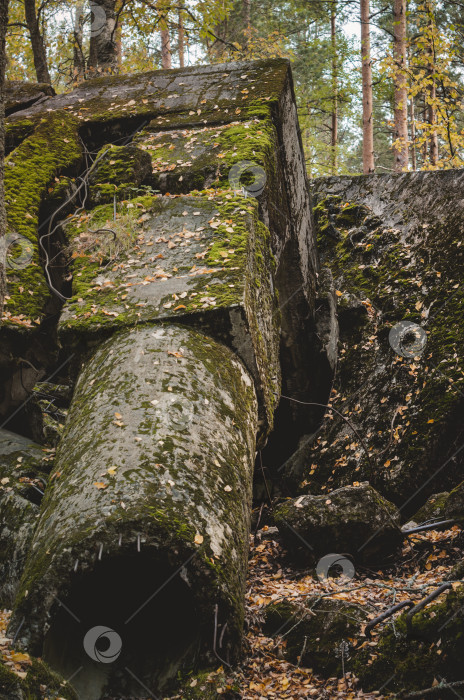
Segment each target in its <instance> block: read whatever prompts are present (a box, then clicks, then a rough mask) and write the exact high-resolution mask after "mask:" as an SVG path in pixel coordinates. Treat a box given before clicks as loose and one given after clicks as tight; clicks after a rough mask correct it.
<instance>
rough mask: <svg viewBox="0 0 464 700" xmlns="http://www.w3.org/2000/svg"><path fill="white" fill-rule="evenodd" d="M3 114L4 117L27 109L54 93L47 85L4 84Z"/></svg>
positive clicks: (8, 81) (18, 82)
mask: <svg viewBox="0 0 464 700" xmlns="http://www.w3.org/2000/svg"><path fill="white" fill-rule="evenodd" d="M4 91H5V114H6V116H8V115H10V114H13V112H18V111H19V110H22V109H27V108H28V107H31V106H32V105H33V104H36V103H37V102H38V101H39V100H40V101H45V100H46V98H47V97H53V96H54V95H55V94H56V93H55V91H54V89H53V88H52V86H51V85H48V83H28V82H23V81H21V80H7V81H6V82H5V88H4Z"/></svg>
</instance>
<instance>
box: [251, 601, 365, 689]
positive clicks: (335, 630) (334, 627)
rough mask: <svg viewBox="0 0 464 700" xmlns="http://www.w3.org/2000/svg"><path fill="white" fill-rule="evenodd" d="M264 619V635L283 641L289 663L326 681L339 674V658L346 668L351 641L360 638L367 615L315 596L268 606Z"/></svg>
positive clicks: (346, 605)
mask: <svg viewBox="0 0 464 700" xmlns="http://www.w3.org/2000/svg"><path fill="white" fill-rule="evenodd" d="M264 618H265V622H264V626H263V632H264V634H265V635H267V636H268V637H276V638H278V637H283V638H284V639H285V641H286V645H285V651H284V654H285V658H286V659H288V661H290V662H291V663H292V664H298V666H306V667H308V668H312V669H314V671H315V672H316V673H321V674H322V675H323V676H324V677H326V678H327V677H329V676H334V675H340V674H341V672H342V656H343V659H344V665H345V667H346V666H347V661H348V659H349V658H350V656H351V655H352V650H353V645H352V641H353V638H355V637H357V636H359V635H360V632H361V626H362V625H363V624H365V623H366V622H367V612H366V611H365V610H364V609H363V608H362V607H361V606H360V605H356V604H353V603H348V602H346V601H344V600H335V599H331V598H328V597H327V598H316V597H314V598H309V599H304V602H301V603H300V604H299V603H298V602H295V601H288V600H284V601H282V602H279V603H271V605H268V606H267V607H266V609H265V611H264ZM350 640H351V641H350Z"/></svg>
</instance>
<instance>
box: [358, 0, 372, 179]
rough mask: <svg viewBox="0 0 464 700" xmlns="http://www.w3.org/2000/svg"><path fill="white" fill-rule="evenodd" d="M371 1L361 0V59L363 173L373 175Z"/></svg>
mask: <svg viewBox="0 0 464 700" xmlns="http://www.w3.org/2000/svg"><path fill="white" fill-rule="evenodd" d="M369 15H370V10H369V0H361V59H362V94H363V172H364V173H365V174H368V173H373V172H374V169H375V165H374V120H373V114H372V110H373V106H372V63H371V35H370V28H369Z"/></svg>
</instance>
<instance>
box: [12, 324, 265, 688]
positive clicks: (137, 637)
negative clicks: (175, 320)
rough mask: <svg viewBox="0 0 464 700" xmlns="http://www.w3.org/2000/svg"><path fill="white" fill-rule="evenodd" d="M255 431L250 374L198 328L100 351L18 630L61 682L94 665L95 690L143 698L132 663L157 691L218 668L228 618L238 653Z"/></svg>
mask: <svg viewBox="0 0 464 700" xmlns="http://www.w3.org/2000/svg"><path fill="white" fill-rule="evenodd" d="M256 428H257V402H256V398H255V391H254V387H253V382H252V379H251V377H250V375H249V374H248V373H247V371H246V369H245V368H244V366H243V365H242V363H241V362H240V361H239V360H238V359H237V358H236V357H235V356H234V355H233V353H232V352H231V351H230V350H228V349H227V348H226V347H224V346H223V345H220V344H218V343H217V342H215V341H214V340H212V339H211V338H208V337H206V336H203V335H201V334H200V333H198V332H197V331H193V330H191V329H188V328H183V327H180V326H174V325H172V326H166V327H164V328H163V327H157V326H152V325H145V326H139V327H137V328H136V329H133V330H131V331H123V332H122V333H120V334H116V335H115V336H113V337H112V338H110V339H109V340H108V341H106V342H105V343H103V344H102V345H100V346H99V348H98V349H97V350H96V352H95V353H94V355H93V357H92V359H90V360H89V361H88V362H87V364H86V366H85V368H84V370H83V372H82V373H81V375H80V378H79V382H78V385H77V387H76V390H75V393H74V397H73V400H72V403H71V407H70V411H69V417H68V421H67V425H66V430H65V433H64V435H63V438H62V441H61V443H60V445H59V448H58V451H57V456H56V462H55V469H56V471H55V472H54V475H52V479H51V486H50V487H49V488H48V490H47V493H46V497H45V500H44V503H43V505H42V509H41V516H40V521H39V524H38V527H37V530H36V533H35V536H34V541H33V544H32V548H31V552H30V556H29V557H28V560H27V564H26V569H25V572H24V575H23V578H22V583H21V590H20V592H19V595H18V597H17V601H16V607H15V613H14V620H13V622H12V624H11V629H16V627H17V625H19V623H20V622H21V620H22V619H23V618H24V619H25V622H24V625H23V627H22V628H21V631H20V635H19V638H18V641H19V642H20V643H21V644H22V645H24V646H27V648H28V649H29V650H30V652H31V653H35V654H37V655H41V656H42V655H43V657H44V658H45V660H46V661H48V662H49V663H50V665H51V666H52V667H53V668H56V669H57V670H58V671H59V672H60V673H62V675H63V676H64V677H69V675H71V673H72V672H73V671H72V669H74V670H75V668H76V664H77V666H81V665H82V666H83V670H82V671H81V673H80V674H79V676H78V677H76V688H77V690H78V691H79V692H83V694H84V695H85V697H86V698H87V699H88V700H93V698H99V697H100V693H101V692H102V689H103V686H105V687H106V684H107V685H108V688H107V691H106V692H107V693H108V695H110V696H111V692H110V688H111V687H113V686H112V684H114V687H113V692H116V690H115V688H117V689H118V693H122V691H123V689H124V691H125V692H127V693H128V694H130V692H129V689H130V687H132V686H133V685H134V683H133V682H132V681H131V677H130V675H128V674H127V673H126V672H125V671H124V668H125V667H126V666H127V667H128V668H130V669H131V671H132V672H133V673H134V674H135V675H136V676H137V677H138V678H140V679H142V680H143V682H144V683H145V685H147V686H148V687H150V688H153V689H156V690H154V692H156V693H158V691H160V689H161V688H162V687H163V686H164V684H165V683H166V682H167V681H169V680H172V679H173V678H175V677H176V675H177V671H178V670H179V669H180V668H182V667H183V666H186V667H187V668H189V665H190V666H191V665H193V661H194V659H195V660H196V662H197V663H199V662H200V660H203V662H204V663H206V665H207V662H209V663H210V664H211V663H212V662H213V661H214V659H216V657H215V655H214V654H213V649H212V640H213V636H214V629H215V626H216V625H217V630H218V633H219V636H220V637H221V642H222V645H221V646H220V645H219V641H218V642H217V648H216V652H217V653H218V654H219V655H220V656H221V657H222V658H225V659H226V661H229V662H232V661H233V660H234V659H236V658H237V656H238V653H239V650H240V643H241V628H242V623H243V615H244V610H243V605H244V602H243V594H244V585H245V577H246V567H247V558H248V534H249V523H250V508H251V486H252V476H253V465H254V455H255V435H256ZM171 579H174V580H171ZM167 581H170V585H169V586H168V587H166V588H164V585H165V583H166V582H167ZM158 589H159V591H160V592H159V594H156V592H157V591H158ZM155 594H156V595H155ZM58 599H59V600H61V601H63V603H64V605H65V607H63V608H60V606H59V604H58V603H57V600H58ZM67 610H68V611H69V610H70V611H71V612H72V615H71V614H70V613H69V612H67ZM77 619H79V620H80V621H81V622H80V623H78V622H76V620H77ZM103 623H104V624H106V625H107V626H108V627H111V628H112V629H114V630H115V631H116V632H117V633H118V634H119V635H120V637H121V639H122V640H123V642H122V643H123V645H124V653H123V654H122V655H121V659H120V663H119V662H117V663H115V664H114V665H113V666H112V667H111V668H112V674H111V677H109V678H107V677H106V676H107V671H106V668H107V667H105V665H104V664H102V665H100V669H101V672H99V671H98V668H97V669H95V663H94V662H93V661H92V660H91V658H90V657H89V656H87V655H86V653H85V651H84V648H83V646H82V643H83V638H84V635H85V633H86V632H87V630H89V629H92V628H93V627H95V626H97V625H101V624H103ZM47 630H48V631H47ZM154 630H156V633H155V632H154ZM181 640H182V643H181ZM218 640H219V637H218ZM154 659H156V663H154ZM160 692H161V691H160Z"/></svg>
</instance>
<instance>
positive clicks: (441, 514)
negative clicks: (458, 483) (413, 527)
mask: <svg viewBox="0 0 464 700" xmlns="http://www.w3.org/2000/svg"><path fill="white" fill-rule="evenodd" d="M448 496H449V493H448V491H442V492H441V493H433V494H432V495H431V496H430V497H429V498H428V499H427V501H426V503H424V505H423V506H422V507H421V508H420V509H419V510H418V511H417V513H416V514H415V515H413V517H412V520H414V522H415V523H416V524H417V525H421V524H422V523H426V522H427V521H429V520H446V518H447V516H446V513H445V506H446V502H447V499H448Z"/></svg>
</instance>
